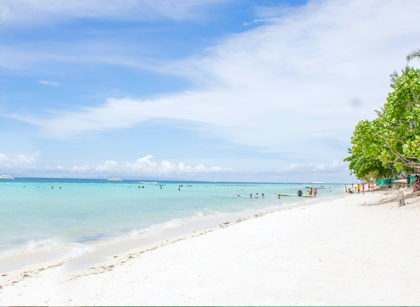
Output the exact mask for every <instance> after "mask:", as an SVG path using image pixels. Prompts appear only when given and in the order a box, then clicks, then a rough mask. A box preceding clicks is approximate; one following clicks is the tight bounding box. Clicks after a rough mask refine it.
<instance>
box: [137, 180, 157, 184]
mask: <svg viewBox="0 0 420 307" xmlns="http://www.w3.org/2000/svg"><path fill="white" fill-rule="evenodd" d="M139 183H141V184H158V183H157V182H155V181H153V182H149V181H148V182H144V181H140V182H139Z"/></svg>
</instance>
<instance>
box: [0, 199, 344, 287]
mask: <svg viewBox="0 0 420 307" xmlns="http://www.w3.org/2000/svg"><path fill="white" fill-rule="evenodd" d="M342 197H346V195H345V194H334V195H328V196H323V197H319V198H311V199H299V200H296V201H290V202H285V203H284V202H283V203H281V204H274V203H272V204H270V205H269V206H266V207H259V208H245V209H241V210H237V211H226V212H217V213H216V214H209V215H205V216H187V217H184V218H176V219H172V220H169V221H166V222H163V223H159V224H155V225H152V226H150V227H147V228H144V229H134V230H131V231H129V232H126V233H122V234H120V235H117V236H111V237H108V238H105V239H100V240H97V241H91V242H88V243H77V242H67V243H52V244H54V245H55V247H54V248H53V249H52V250H50V249H49V248H48V249H46V250H43V249H41V250H35V251H28V252H20V249H15V251H16V250H17V252H14V251H13V250H11V252H10V253H9V254H7V252H9V251H7V250H6V253H5V252H4V251H3V255H2V256H1V257H0V285H1V284H2V277H5V276H2V275H4V274H7V276H8V277H10V276H22V275H25V272H28V271H38V270H39V269H41V271H43V270H44V269H45V268H49V267H57V266H65V267H66V270H67V271H69V272H74V273H77V272H80V271H84V270H88V269H89V268H90V267H96V266H98V265H100V264H104V263H107V262H109V261H112V259H113V258H114V257H115V256H118V257H120V256H121V255H126V254H129V253H130V252H133V251H137V250H138V249H144V250H148V249H150V248H152V247H153V249H154V247H155V246H162V243H167V242H172V241H173V242H176V241H179V240H180V239H182V240H183V239H185V238H189V237H192V236H195V235H196V234H197V233H198V234H204V233H207V232H211V231H214V230H217V229H218V228H224V227H227V226H231V225H234V224H236V223H238V222H242V221H245V220H249V219H251V218H255V217H260V216H263V215H266V214H271V213H275V212H279V211H283V210H288V209H293V208H298V207H302V206H310V205H314V204H317V203H320V202H324V201H329V200H334V199H340V198H342ZM183 222H185V223H183ZM178 224H179V225H178ZM44 241H45V242H46V243H47V244H51V242H49V241H50V240H48V239H46V240H43V241H41V244H42V242H44ZM41 259H42V260H41ZM28 262H31V263H28ZM5 268H7V269H5ZM7 279H9V278H7ZM15 279H16V278H15ZM17 279H19V277H17Z"/></svg>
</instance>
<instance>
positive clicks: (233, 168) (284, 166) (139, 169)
mask: <svg viewBox="0 0 420 307" xmlns="http://www.w3.org/2000/svg"><path fill="white" fill-rule="evenodd" d="M419 12H420V1H418V0H307V1H306V0H301V1H292V0H277V1H276V0H260V1H257V0H247V1H239V0H108V1H99V0H72V1H65V0H1V1H0V175H2V174H9V175H12V176H15V177H22V176H24V177H66V178H110V177H121V178H127V179H128V178H136V179H137V178H138V179H166V180H212V181H213V180H216V181H262V182H311V181H322V182H351V181H354V180H355V179H354V178H353V177H351V176H350V173H349V170H348V166H347V165H346V164H345V163H344V162H343V159H344V158H345V157H346V155H347V148H348V147H350V145H351V144H350V137H351V135H352V132H353V129H354V126H355V125H356V124H357V122H358V121H359V120H364V119H373V118H374V117H375V112H374V110H375V109H379V108H380V106H381V105H383V104H384V103H385V101H386V97H387V95H388V93H389V92H390V91H391V88H390V87H389V84H390V78H389V75H390V74H391V73H393V72H394V71H400V70H401V68H403V67H404V66H405V65H406V64H407V63H406V60H405V57H406V55H407V54H409V53H410V52H412V51H413V50H415V49H417V48H419V47H420V31H419V29H420V18H419V15H418V14H419Z"/></svg>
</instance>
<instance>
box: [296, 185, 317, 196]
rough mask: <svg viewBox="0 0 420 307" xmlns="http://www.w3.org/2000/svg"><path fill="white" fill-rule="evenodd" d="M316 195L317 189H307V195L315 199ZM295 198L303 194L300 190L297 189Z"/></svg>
mask: <svg viewBox="0 0 420 307" xmlns="http://www.w3.org/2000/svg"><path fill="white" fill-rule="evenodd" d="M317 194H318V189H317V188H313V189H312V187H310V188H309V191H308V195H310V196H313V197H316V195H317ZM297 196H299V197H302V196H303V192H302V190H301V189H299V190H298V191H297Z"/></svg>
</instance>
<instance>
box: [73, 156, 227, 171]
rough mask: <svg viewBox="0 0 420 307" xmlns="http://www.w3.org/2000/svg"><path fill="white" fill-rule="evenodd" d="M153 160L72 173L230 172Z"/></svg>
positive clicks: (146, 158) (91, 167) (112, 163)
mask: <svg viewBox="0 0 420 307" xmlns="http://www.w3.org/2000/svg"><path fill="white" fill-rule="evenodd" d="M153 159H154V157H153V156H152V155H146V156H144V157H141V158H138V159H137V160H135V161H134V162H130V161H123V162H117V161H113V160H108V161H105V162H104V163H102V164H97V165H76V166H73V167H72V168H71V171H72V172H75V173H80V174H90V175H92V174H99V175H122V176H124V175H125V176H168V175H171V176H173V175H188V174H190V175H191V174H202V173H217V172H221V171H230V170H228V169H223V168H221V167H219V166H211V167H206V166H204V165H202V164H197V165H195V166H191V165H187V164H185V163H183V162H179V163H174V162H169V161H166V160H163V161H160V162H156V161H154V160H153Z"/></svg>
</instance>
